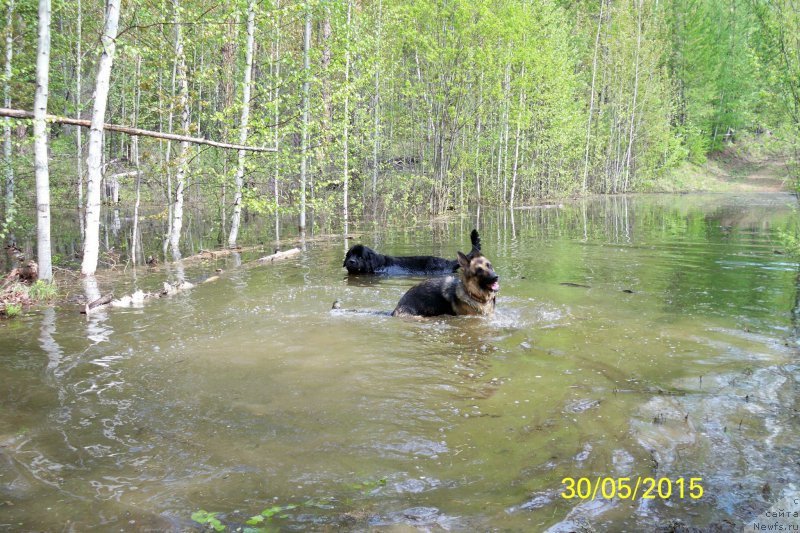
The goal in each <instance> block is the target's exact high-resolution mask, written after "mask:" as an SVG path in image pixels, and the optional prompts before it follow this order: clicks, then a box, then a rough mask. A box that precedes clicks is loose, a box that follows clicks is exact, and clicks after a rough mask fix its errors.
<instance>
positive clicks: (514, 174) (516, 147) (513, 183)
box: [508, 65, 525, 208]
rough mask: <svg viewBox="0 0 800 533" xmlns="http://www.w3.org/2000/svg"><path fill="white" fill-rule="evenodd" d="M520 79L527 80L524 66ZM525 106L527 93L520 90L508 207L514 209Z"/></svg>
mask: <svg viewBox="0 0 800 533" xmlns="http://www.w3.org/2000/svg"><path fill="white" fill-rule="evenodd" d="M520 78H522V79H523V80H524V79H525V66H524V65H523V66H522V73H521V74H520ZM523 105H525V91H524V90H523V89H522V88H520V90H519V109H518V110H517V134H516V136H515V139H514V168H513V171H512V173H511V193H510V194H509V197H508V206H509V207H511V208H513V207H514V193H515V191H516V189H517V168H518V167H519V134H520V130H521V129H522V107H523Z"/></svg>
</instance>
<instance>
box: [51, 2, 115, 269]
mask: <svg viewBox="0 0 800 533" xmlns="http://www.w3.org/2000/svg"><path fill="white" fill-rule="evenodd" d="M120 3H121V0H108V9H107V11H106V21H105V28H104V30H103V36H102V38H101V42H102V53H101V54H100V61H99V62H98V65H97V82H96V84H95V93H94V106H93V108H92V126H91V129H90V130H89V148H88V156H87V158H86V170H87V180H86V240H85V243H84V247H83V263H82V265H81V272H82V273H83V275H85V276H91V275H93V274H94V273H95V271H96V270H97V258H98V255H99V252H100V182H101V180H102V178H103V174H102V168H101V163H102V161H101V160H102V155H103V123H104V122H105V115H106V104H107V103H108V88H109V81H110V80H111V65H112V64H113V62H114V50H115V48H116V38H117V26H118V24H119V11H120ZM40 268H41V267H40Z"/></svg>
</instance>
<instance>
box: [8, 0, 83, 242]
mask: <svg viewBox="0 0 800 533" xmlns="http://www.w3.org/2000/svg"><path fill="white" fill-rule="evenodd" d="M12 1H13V0H12ZM77 8H78V16H77V21H76V33H77V35H76V38H75V114H76V115H77V118H81V107H82V105H81V104H82V103H81V91H82V90H83V87H81V82H82V72H81V70H82V69H83V57H82V54H81V39H83V18H82V14H81V0H78V6H77ZM6 107H8V106H6ZM75 144H76V145H77V146H76V148H77V151H78V209H81V208H82V207H83V132H82V128H75ZM81 233H83V232H81Z"/></svg>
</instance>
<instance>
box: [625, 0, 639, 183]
mask: <svg viewBox="0 0 800 533" xmlns="http://www.w3.org/2000/svg"><path fill="white" fill-rule="evenodd" d="M641 47H642V3H641V0H637V2H636V65H635V74H634V80H633V103H632V104H631V123H630V131H629V132H628V150H627V152H626V154H625V178H624V179H623V181H622V191H621V192H627V190H628V180H629V179H630V175H631V152H633V132H634V128H633V125H634V124H635V118H636V97H637V96H638V94H639V51H640V49H641Z"/></svg>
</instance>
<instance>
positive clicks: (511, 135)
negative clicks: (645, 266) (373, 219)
mask: <svg viewBox="0 0 800 533" xmlns="http://www.w3.org/2000/svg"><path fill="white" fill-rule="evenodd" d="M348 4H350V6H351V9H350V19H349V22H348ZM306 5H307V4H306V3H302V2H301V3H291V2H288V1H287V0H280V2H279V1H278V0H273V1H271V2H268V3H266V4H259V9H258V13H257V17H256V35H257V41H258V42H259V43H261V44H260V45H259V50H258V53H257V54H256V59H255V69H254V77H253V91H252V98H251V101H250V102H249V104H250V106H251V112H250V128H249V132H248V134H247V138H246V140H245V142H246V144H249V145H256V146H276V147H277V151H276V152H275V153H271V154H248V155H247V163H246V170H247V172H246V175H245V183H246V188H245V191H244V198H243V205H244V208H245V209H246V210H249V211H250V212H252V213H257V214H260V215H263V216H269V217H272V216H284V215H294V214H295V213H296V212H297V210H298V205H299V203H300V190H299V165H300V159H301V156H302V154H301V153H300V148H299V145H300V143H299V137H298V135H299V132H300V113H299V111H298V110H299V109H300V108H301V90H300V87H301V84H302V81H303V78H304V71H303V68H302V48H303V46H302V33H303V20H302V19H303V17H302V16H301V15H302V13H303V10H304V9H305V7H306ZM309 5H310V7H311V10H312V16H313V18H314V28H315V35H314V39H313V41H314V42H313V46H312V50H311V72H310V74H311V79H310V82H311V123H310V135H311V141H312V142H311V148H310V149H309V154H308V155H309V156H310V163H309V184H308V185H309V186H308V198H307V199H306V200H307V204H308V205H309V206H310V207H311V208H312V209H313V210H314V212H315V215H319V216H315V217H313V219H314V222H315V223H321V222H320V221H323V220H331V219H334V220H337V221H338V222H339V223H341V222H342V221H341V220H340V218H339V217H338V215H339V213H341V212H342V208H343V205H342V203H343V201H344V199H343V196H344V181H345V176H344V160H345V155H346V156H347V161H348V168H349V173H348V176H347V180H348V190H349V197H348V203H349V212H350V213H351V216H359V215H365V214H372V213H393V212H397V213H398V214H402V215H403V216H406V217H408V216H416V215H419V214H421V213H422V212H425V211H432V212H434V213H439V212H443V211H445V210H448V209H451V208H456V209H465V208H467V207H468V206H469V205H471V204H474V203H475V202H477V201H480V202H483V203H487V204H498V205H503V204H508V203H510V202H511V201H512V198H511V194H512V192H511V191H512V188H513V190H514V195H515V197H514V199H513V201H514V203H515V204H517V205H520V204H524V203H526V202H533V201H535V199H536V198H540V197H558V196H566V195H572V194H576V193H583V192H597V193H613V192H626V191H632V190H648V189H652V188H653V187H654V186H656V185H657V186H659V187H660V186H661V185H662V184H663V183H664V181H665V180H669V179H671V177H672V176H673V173H672V172H671V170H673V169H676V168H679V167H681V165H682V164H683V163H685V162H686V161H689V162H691V163H694V164H702V163H703V162H704V161H705V160H706V157H707V155H708V154H709V153H711V152H713V151H715V150H719V149H721V148H725V149H726V150H728V149H730V145H731V143H737V142H740V141H741V139H743V138H746V137H748V135H749V132H755V131H760V132H763V131H766V130H769V131H770V132H773V134H774V136H775V137H776V138H779V139H780V141H781V143H783V144H782V148H781V154H785V153H788V152H790V151H791V149H792V146H794V145H793V143H796V142H797V140H798V138H800V114H799V113H800V111H798V109H800V102H798V100H797V99H798V96H797V95H798V94H800V81H798V80H800V75H798V74H800V49H798V48H797V40H796V39H793V36H795V35H798V34H800V16H799V15H798V11H799V8H798V7H797V5H796V3H791V2H788V1H787V0H776V1H774V2H765V1H761V0H758V1H750V0H687V1H685V2H678V1H676V0H667V1H664V2H647V1H640V0H636V1H634V2H627V3H626V2H597V1H593V2H563V1H560V0H531V1H522V0H482V1H480V2H470V1H467V0H454V1H450V2H444V3H443V2H435V1H432V0H411V1H399V0H382V2H380V9H379V8H378V6H379V3H378V2H371V3H368V4H364V3H358V2H354V1H353V2H345V1H342V2H312V3H311V4H309ZM15 9H16V10H17V12H16V14H15V17H14V21H13V31H14V34H15V49H14V65H13V67H14V69H13V75H12V80H11V100H12V107H21V108H30V107H31V91H30V87H29V80H30V79H31V78H32V73H33V72H32V65H33V64H34V60H33V59H34V56H35V48H36V47H35V32H33V31H30V29H31V28H33V27H35V24H36V9H35V5H33V4H30V3H27V4H26V3H23V4H19V3H15ZM82 9H83V13H82V14H83V28H82V31H81V35H80V36H79V35H78V34H77V27H76V24H75V23H76V15H77V3H76V2H75V1H74V0H61V1H59V2H56V3H55V4H54V6H53V10H54V21H55V25H56V26H57V27H56V28H54V29H55V31H54V32H53V33H54V37H53V42H52V47H53V51H52V57H53V65H52V67H51V81H50V83H51V86H50V95H51V101H50V111H51V112H54V113H58V114H65V115H73V116H75V115H81V116H82V117H83V118H87V116H88V113H89V106H88V105H87V103H86V101H84V102H83V103H82V107H83V109H80V110H79V109H76V108H75V104H76V102H75V90H76V88H75V78H76V76H75V74H76V72H75V70H76V66H77V65H76V55H75V52H76V44H77V42H78V39H80V43H81V47H82V50H83V57H84V59H85V61H84V62H83V65H82V72H81V73H82V75H83V89H82V92H81V94H82V95H84V96H85V95H86V94H88V93H90V90H91V87H92V85H93V83H94V79H93V78H94V76H95V64H94V62H95V61H96V57H97V56H96V53H97V51H98V49H97V44H98V43H97V36H98V34H99V32H100V29H101V28H102V24H103V20H102V16H101V15H102V10H101V9H94V8H89V7H87V5H84V6H83V7H82ZM180 9H181V17H182V19H183V20H186V21H192V23H191V24H187V28H186V31H184V37H185V41H186V42H185V54H186V57H187V60H188V62H189V65H188V67H189V73H188V75H189V85H190V94H189V107H190V110H189V111H190V116H191V128H190V129H191V132H190V133H191V134H192V135H196V136H199V137H206V138H209V139H215V140H220V141H224V142H238V125H237V121H238V120H239V117H240V113H241V109H242V102H241V98H242V87H241V82H242V74H243V68H244V55H245V50H244V48H245V46H244V42H245V41H244V39H245V32H244V31H243V25H242V21H243V20H244V17H245V14H246V9H247V3H246V2H242V1H238V0H237V1H236V2H230V3H228V4H225V5H221V6H217V8H215V9H213V10H211V11H208V6H207V5H206V4H204V3H202V2H197V1H195V0H189V1H185V2H181V5H180ZM122 17H123V20H122V23H121V26H122V27H124V28H126V30H125V31H124V32H123V34H122V35H120V37H119V38H118V54H117V57H116V59H115V62H114V69H113V76H112V87H111V92H110V96H109V98H110V101H109V105H108V109H109V115H108V116H107V117H106V120H107V121H108V122H114V123H119V124H129V125H132V124H133V122H134V115H135V120H136V123H137V126H138V127H141V128H145V129H150V130H160V131H167V130H170V129H171V130H172V131H175V129H176V128H177V124H178V123H179V122H180V117H179V116H178V115H179V111H180V110H179V109H178V105H179V103H178V100H179V99H178V97H177V95H176V94H175V92H174V90H173V87H172V71H173V68H174V60H175V58H174V57H173V55H174V52H173V47H174V28H173V27H172V25H171V24H165V22H166V21H168V20H169V19H170V13H164V12H162V6H161V5H160V4H147V3H142V2H135V1H134V2H133V3H131V4H125V5H124V6H123V12H122ZM237 20H238V24H237ZM325 26H329V27H330V36H329V37H326V36H325V35H324V33H323V32H322V29H323V28H324V27H325ZM140 62H141V73H140V76H139V80H140V81H139V86H138V90H137V86H136V83H135V80H136V78H137V76H136V71H137V65H138V64H139V63H140ZM137 95H138V97H137ZM85 100H88V99H85ZM137 101H138V104H139V106H138V111H137V112H136V113H134V109H135V108H136V102H137ZM345 101H346V102H347V115H345ZM590 109H591V113H590ZM17 125H23V126H25V127H27V128H28V132H29V130H30V121H18V120H15V121H12V127H14V128H16V126H17ZM345 125H346V126H347V128H348V137H347V147H346V148H345V137H344V128H345ZM50 132H51V135H50V141H51V152H52V154H53V156H52V158H51V161H50V165H51V203H52V205H53V207H54V208H57V209H58V208H72V207H73V206H75V205H76V204H77V183H78V179H77V175H76V172H77V163H78V159H79V157H83V156H84V154H83V153H82V154H81V155H80V156H79V155H78V152H77V150H76V147H75V128H74V127H71V126H63V125H59V124H53V125H51V128H50ZM20 133H22V132H20ZM12 137H13V138H14V154H13V160H12V162H11V165H12V168H13V169H14V171H15V175H16V176H17V179H16V182H15V191H16V197H15V206H16V208H15V210H14V211H13V213H12V214H13V217H11V218H10V221H9V222H6V223H5V224H4V226H3V227H2V229H0V237H7V236H8V235H10V234H13V235H14V237H15V238H16V239H17V241H18V242H23V241H24V240H26V239H32V238H33V235H34V229H35V218H34V216H33V214H34V213H33V212H32V211H33V210H32V207H33V206H34V194H33V190H32V183H33V180H32V179H30V178H31V174H32V169H33V161H32V150H31V142H30V136H29V135H20V136H19V137H18V136H16V135H13V136H12ZM84 142H85V137H84ZM84 148H85V147H84ZM104 149H105V154H106V155H105V160H106V163H107V164H108V166H107V168H106V174H107V175H110V174H113V173H120V174H124V173H126V172H130V171H131V170H132V169H133V162H132V157H131V156H132V141H131V138H130V137H128V136H126V135H123V134H119V133H112V132H109V133H108V135H106V136H105V148H104ZM176 150H177V146H176V143H175V142H171V143H167V142H165V141H159V140H154V139H147V138H140V139H139V151H140V154H141V168H142V170H143V181H142V187H143V190H142V202H143V205H146V206H148V207H149V208H150V213H152V212H154V211H158V210H163V213H164V215H166V213H167V212H168V210H167V209H166V206H167V205H168V203H169V202H170V201H172V200H173V198H174V195H175V191H174V186H175V184H174V183H172V181H173V177H174V173H175V165H176V160H177V157H176ZM345 150H346V151H347V154H345ZM190 154H191V159H190V168H189V174H190V177H189V186H188V187H187V191H186V194H187V200H186V201H187V203H188V204H190V205H191V204H195V205H198V204H199V205H213V206H215V209H214V211H216V212H218V213H219V217H220V219H221V218H222V215H223V213H224V215H225V217H226V218H228V217H230V213H231V205H232V198H233V175H234V169H235V168H236V166H237V155H238V154H237V153H236V152H234V151H227V150H219V149H210V148H205V147H203V148H198V147H196V146H193V147H192V148H191V150H190ZM376 159H377V162H376V161H375V160H376ZM376 169H377V177H375V174H376V172H375V170H376ZM373 179H375V180H376V183H375V186H374V191H375V195H374V197H373ZM584 179H585V180H586V190H585V191H584V190H583V182H584ZM679 185H680V183H679V182H678V181H675V182H673V183H672V184H671V186H670V187H669V188H675V187H677V186H679ZM121 194H122V198H121V201H122V203H123V204H125V205H126V206H129V205H131V204H132V201H133V198H134V193H133V179H132V178H129V177H128V178H123V179H122V190H121ZM409 207H411V209H409ZM412 211H413V213H412ZM72 216H74V215H72ZM5 218H6V217H4V219H5ZM246 218H247V217H245V219H246ZM148 220H149V221H150V219H148ZM225 222H226V223H227V221H225ZM220 226H224V224H220ZM76 239H78V240H79V237H77V236H76ZM118 249H119V248H118ZM69 257H70V255H69V254H64V258H67V259H64V258H60V257H58V256H57V255H56V256H55V259H56V260H59V259H62V260H68V258H69Z"/></svg>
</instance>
